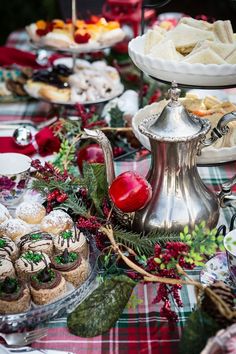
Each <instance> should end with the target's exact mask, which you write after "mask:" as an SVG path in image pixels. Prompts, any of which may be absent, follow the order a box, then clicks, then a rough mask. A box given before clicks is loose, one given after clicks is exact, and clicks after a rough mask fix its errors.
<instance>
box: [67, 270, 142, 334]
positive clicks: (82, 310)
mask: <svg viewBox="0 0 236 354" xmlns="http://www.w3.org/2000/svg"><path fill="white" fill-rule="evenodd" d="M135 285H136V282H134V281H133V280H132V279H130V278H129V277H127V276H125V275H119V276H113V277H109V278H107V279H105V280H104V281H103V282H102V283H101V284H100V285H99V287H98V288H97V289H96V290H94V292H93V293H92V294H91V295H90V296H88V297H87V299H85V301H83V302H82V303H81V304H80V305H79V306H78V307H77V308H76V309H75V310H74V311H73V312H72V313H71V314H69V316H68V318H67V325H68V328H69V331H70V332H71V333H73V334H75V335H77V336H80V337H95V336H98V335H100V334H102V333H104V332H106V331H108V330H109V329H110V328H112V327H113V326H114V325H115V323H116V321H117V320H118V319H119V317H120V315H121V314H122V312H123V310H124V308H125V306H126V304H127V302H128V300H129V298H130V295H131V293H132V290H133V288H134V286H135Z"/></svg>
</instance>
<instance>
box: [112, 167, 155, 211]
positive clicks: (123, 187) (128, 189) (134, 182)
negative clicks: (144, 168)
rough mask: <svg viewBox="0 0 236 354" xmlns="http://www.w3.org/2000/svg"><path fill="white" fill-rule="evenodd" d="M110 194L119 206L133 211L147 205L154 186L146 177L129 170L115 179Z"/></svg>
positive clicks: (124, 209) (121, 208)
mask: <svg viewBox="0 0 236 354" xmlns="http://www.w3.org/2000/svg"><path fill="white" fill-rule="evenodd" d="M109 195H110V197H111V199H112V201H113V203H114V204H115V205H116V207H117V208H119V209H120V210H122V211H123V212H125V213H131V212H133V211H136V210H139V209H142V208H144V207H145V206H146V204H147V203H148V202H149V200H150V199H151V196H152V187H151V186H150V184H149V183H148V181H147V180H146V179H145V178H143V177H141V176H140V175H138V174H137V173H135V172H132V171H127V172H124V173H121V174H120V175H119V176H118V177H117V178H115V179H114V181H113V182H112V184H111V186H110V188H109Z"/></svg>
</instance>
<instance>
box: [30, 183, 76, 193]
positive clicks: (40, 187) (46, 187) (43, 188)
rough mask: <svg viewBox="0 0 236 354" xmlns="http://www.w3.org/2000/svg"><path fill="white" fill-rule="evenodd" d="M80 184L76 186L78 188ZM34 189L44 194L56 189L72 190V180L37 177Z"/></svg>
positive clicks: (33, 185)
mask: <svg viewBox="0 0 236 354" xmlns="http://www.w3.org/2000/svg"><path fill="white" fill-rule="evenodd" d="M77 187H78V186H76V188H77ZM32 189H33V190H35V191H38V192H40V194H43V195H44V196H45V195H47V194H48V192H51V191H53V190H55V189H59V190H61V191H64V192H67V191H70V190H71V180H70V179H68V180H66V181H59V180H56V179H51V180H45V179H35V180H34V181H33V183H32Z"/></svg>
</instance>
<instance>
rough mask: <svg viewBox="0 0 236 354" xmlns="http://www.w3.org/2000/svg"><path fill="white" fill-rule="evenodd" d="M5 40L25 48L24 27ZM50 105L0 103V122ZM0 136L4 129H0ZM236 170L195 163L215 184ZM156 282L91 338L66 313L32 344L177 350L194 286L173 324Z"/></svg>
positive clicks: (40, 114) (32, 115)
mask: <svg viewBox="0 0 236 354" xmlns="http://www.w3.org/2000/svg"><path fill="white" fill-rule="evenodd" d="M7 44H8V45H9V46H14V47H18V48H20V49H23V50H26V49H29V47H28V43H27V42H26V35H25V33H24V32H14V33H13V34H11V35H10V37H9V41H8V43H7ZM50 109H51V106H50V105H49V104H48V103H45V102H40V101H30V102H20V103H12V104H9V103H8V104H0V125H1V122H3V121H9V122H13V121H15V120H20V121H28V120H30V121H32V122H33V123H35V125H37V123H38V122H40V121H42V120H46V119H48V118H47V117H48V114H49V112H50ZM1 136H4V132H3V131H2V129H0V146H1V144H2V142H1ZM148 165H149V159H148V158H146V159H142V160H140V161H135V162H132V161H119V162H116V166H115V167H116V173H117V174H119V173H121V172H122V171H125V170H129V169H135V170H137V171H138V172H139V173H141V174H143V175H145V174H146V171H147V170H148ZM235 170H236V162H231V163H225V164H221V165H218V166H201V167H199V172H200V175H201V177H202V178H203V180H204V181H205V183H207V184H208V185H210V186H211V187H212V188H214V189H215V190H218V189H219V185H220V184H221V183H222V182H224V181H226V180H227V179H228V178H230V177H232V176H233V174H234V173H235ZM234 212H235V209H234V208H225V209H222V210H221V216H220V220H219V225H220V224H222V223H224V224H226V225H229V221H230V218H231V216H232V215H233V213H234ZM189 275H190V276H192V277H194V278H195V279H199V269H195V270H193V271H191V272H189ZM156 287H157V285H155V284H154V285H152V284H139V285H138V286H136V288H135V289H134V294H133V295H132V297H131V300H130V302H129V304H128V306H127V307H126V309H125V310H124V312H123V314H122V316H121V318H120V319H119V321H117V323H116V325H115V327H114V328H112V329H111V330H110V331H109V332H108V333H106V334H103V335H101V336H97V337H94V338H80V337H77V336H74V335H72V334H70V333H69V332H68V330H67V327H66V317H60V318H56V319H54V320H52V321H50V322H49V323H48V324H46V325H45V324H43V325H42V326H47V327H48V334H47V336H46V337H44V338H42V339H41V340H38V341H37V342H35V343H34V344H33V345H32V347H34V348H41V349H49V348H51V349H58V350H67V351H71V352H74V353H76V354H80V353H89V354H92V353H114V354H115V353H142V354H144V353H149V354H150V353H159V354H161V353H163V354H171V353H178V344H179V340H180V337H181V333H182V331H183V328H184V325H185V322H186V319H187V317H188V315H189V314H190V313H191V310H192V309H193V308H194V306H195V304H196V301H195V295H194V289H193V288H192V287H190V286H188V287H187V286H184V287H183V289H182V291H181V298H182V300H183V304H184V306H183V308H182V309H181V310H180V312H179V314H178V315H179V320H178V322H177V323H176V325H175V326H174V327H173V326H172V327H170V326H169V324H168V322H167V320H166V319H164V318H161V317H160V314H159V307H160V306H159V305H157V304H153V303H152V301H153V299H154V297H155V295H156Z"/></svg>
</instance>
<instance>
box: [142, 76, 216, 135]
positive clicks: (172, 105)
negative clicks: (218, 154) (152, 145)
mask: <svg viewBox="0 0 236 354" xmlns="http://www.w3.org/2000/svg"><path fill="white" fill-rule="evenodd" d="M168 92H169V95H170V102H169V103H168V104H167V106H166V107H165V108H164V109H163V111H162V112H161V113H160V114H158V115H153V116H152V117H149V118H147V119H145V120H144V121H143V122H142V123H141V124H140V126H139V130H140V131H141V132H142V133H143V134H145V135H146V136H148V137H150V138H152V139H155V140H164V141H187V140H191V139H193V138H194V137H196V135H198V134H200V135H202V134H206V130H207V131H208V130H209V129H210V124H207V121H206V120H204V119H199V118H197V117H194V116H193V115H190V114H189V113H188V112H187V110H186V109H185V107H184V106H183V105H182V104H181V103H180V101H179V96H180V92H181V91H180V89H179V88H178V86H177V84H176V83H175V82H172V85H171V88H170V89H169V91H168ZM206 126H207V127H206Z"/></svg>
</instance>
